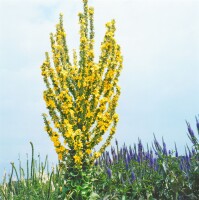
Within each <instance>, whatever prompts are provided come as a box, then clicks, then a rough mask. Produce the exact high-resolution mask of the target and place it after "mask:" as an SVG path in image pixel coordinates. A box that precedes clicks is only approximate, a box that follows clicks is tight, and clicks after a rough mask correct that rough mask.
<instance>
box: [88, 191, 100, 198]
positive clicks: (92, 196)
mask: <svg viewBox="0 0 199 200" xmlns="http://www.w3.org/2000/svg"><path fill="white" fill-rule="evenodd" d="M98 198H100V196H99V195H98V194H97V193H95V192H92V193H91V195H90V197H89V200H96V199H98Z"/></svg>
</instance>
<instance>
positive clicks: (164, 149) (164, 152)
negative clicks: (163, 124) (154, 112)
mask: <svg viewBox="0 0 199 200" xmlns="http://www.w3.org/2000/svg"><path fill="white" fill-rule="evenodd" d="M162 144H163V154H164V155H165V156H167V147H166V143H165V142H164V139H163V138H162Z"/></svg>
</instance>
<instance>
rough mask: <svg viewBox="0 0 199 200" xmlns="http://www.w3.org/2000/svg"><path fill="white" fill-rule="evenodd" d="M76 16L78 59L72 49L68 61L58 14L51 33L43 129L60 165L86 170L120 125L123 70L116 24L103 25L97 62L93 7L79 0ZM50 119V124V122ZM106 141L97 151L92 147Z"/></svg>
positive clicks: (44, 66) (45, 71)
mask: <svg viewBox="0 0 199 200" xmlns="http://www.w3.org/2000/svg"><path fill="white" fill-rule="evenodd" d="M83 7H84V10H83V12H82V13H79V24H80V32H79V34H80V46H79V56H78V55H77V52H76V51H75V50H73V59H72V61H71V60H70V58H69V50H68V46H67V42H66V32H65V30H64V27H63V15H62V14H60V20H59V23H58V24H57V25H56V33H55V34H53V33H51V34H50V40H51V48H52V61H53V62H51V58H50V55H49V53H46V59H45V61H44V63H43V64H42V66H41V71H42V76H43V80H44V82H45V85H46V90H45V91H44V93H43V97H44V100H45V103H46V107H47V109H48V111H49V114H48V115H47V114H43V118H44V123H45V130H46V131H47V133H48V135H49V136H50V138H51V140H52V142H53V144H54V147H55V150H56V152H57V154H58V158H59V160H60V162H61V163H63V161H67V163H70V167H74V168H76V169H85V168H86V167H89V166H91V165H93V163H94V161H95V160H96V159H97V158H98V157H99V156H100V155H101V154H102V153H103V152H104V150H105V149H106V147H107V146H108V145H110V141H111V139H112V137H113V135H114V134H115V131H116V126H117V123H118V114H117V113H116V107H117V105H118V99H119V96H120V87H119V85H118V78H119V76H120V72H121V69H122V66H123V64H122V63H123V58H122V55H121V50H120V46H119V45H118V44H117V42H116V40H115V30H116V28H115V21H114V20H112V21H111V22H108V23H107V24H106V33H105V36H104V39H103V42H102V43H101V54H100V56H99V60H98V62H96V61H95V54H94V35H95V34H94V23H93V16H94V9H93V8H92V7H88V2H87V0H83ZM49 117H50V119H51V120H49ZM105 133H109V135H108V137H107V138H106V140H105V141H104V143H103V144H102V145H101V148H100V149H99V151H97V152H96V151H94V147H96V145H98V144H99V143H100V144H101V142H102V141H103V139H104V138H103V136H104V134H105Z"/></svg>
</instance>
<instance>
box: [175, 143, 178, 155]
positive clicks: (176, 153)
mask: <svg viewBox="0 0 199 200" xmlns="http://www.w3.org/2000/svg"><path fill="white" fill-rule="evenodd" d="M175 151H176V152H175V155H176V158H178V149H177V146H176V143H175Z"/></svg>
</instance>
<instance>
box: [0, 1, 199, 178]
mask: <svg viewBox="0 0 199 200" xmlns="http://www.w3.org/2000/svg"><path fill="white" fill-rule="evenodd" d="M90 4H91V5H92V6H94V7H95V27H96V29H95V30H96V52H97V53H98V52H99V51H98V49H99V45H100V42H101V40H102V38H103V35H104V31H105V28H104V24H105V23H106V22H107V21H109V20H111V19H112V18H115V19H116V26H117V33H116V37H117V40H118V42H119V44H120V45H121V47H122V52H123V55H124V69H123V71H122V74H121V77H120V85H121V88H122V94H121V98H120V102H119V107H118V113H119V115H120V121H119V124H118V129H117V132H116V135H115V137H116V138H117V139H118V141H119V143H120V144H123V143H124V142H126V144H128V145H130V144H133V143H134V142H137V139H138V137H139V138H141V139H142V141H143V143H144V144H146V143H147V142H148V143H149V144H150V143H151V142H152V140H153V133H155V134H156V136H157V138H158V139H159V140H160V139H161V137H162V136H163V137H164V139H165V141H166V143H167V145H168V146H169V147H171V148H173V147H174V142H176V143H177V146H178V148H179V150H180V151H181V152H183V151H184V150H183V149H184V146H185V145H186V143H188V144H190V143H189V142H188V137H187V135H186V133H187V131H186V124H185V120H188V121H189V122H190V123H191V125H192V127H193V128H194V130H196V128H195V119H194V117H195V115H197V114H199V20H198V19H199V12H198V10H199V1H192V0H186V1H183V0H180V1H177V0H156V1H155V0H106V1H105V0H95V1H94V0H92V1H90ZM81 9H82V7H81V0H56V1H55V0H0V127H1V131H0V176H1V174H2V171H3V169H4V168H6V169H7V170H8V169H9V167H8V166H9V162H10V161H15V162H16V161H17V158H18V154H19V153H20V154H21V157H25V155H26V153H27V152H28V153H29V152H30V145H29V141H32V142H33V143H34V146H35V149H36V153H37V152H40V153H41V155H43V157H44V155H46V154H48V155H49V157H50V161H51V162H56V155H55V153H54V150H53V145H52V143H51V141H50V140H49V138H48V136H47V134H46V133H45V132H44V131H43V126H44V125H43V120H42V117H41V114H42V113H43V112H45V106H44V102H43V99H42V91H43V89H44V84H43V80H42V77H41V75H40V65H41V64H42V62H43V59H44V52H45V51H49V50H50V41H49V33H50V32H52V31H55V24H56V23H57V22H58V18H59V13H60V12H63V13H64V25H65V29H66V32H67V34H68V44H69V47H70V49H71V50H72V49H73V48H77V47H78V30H79V29H78V18H77V13H78V12H79V11H80V10H81Z"/></svg>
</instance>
